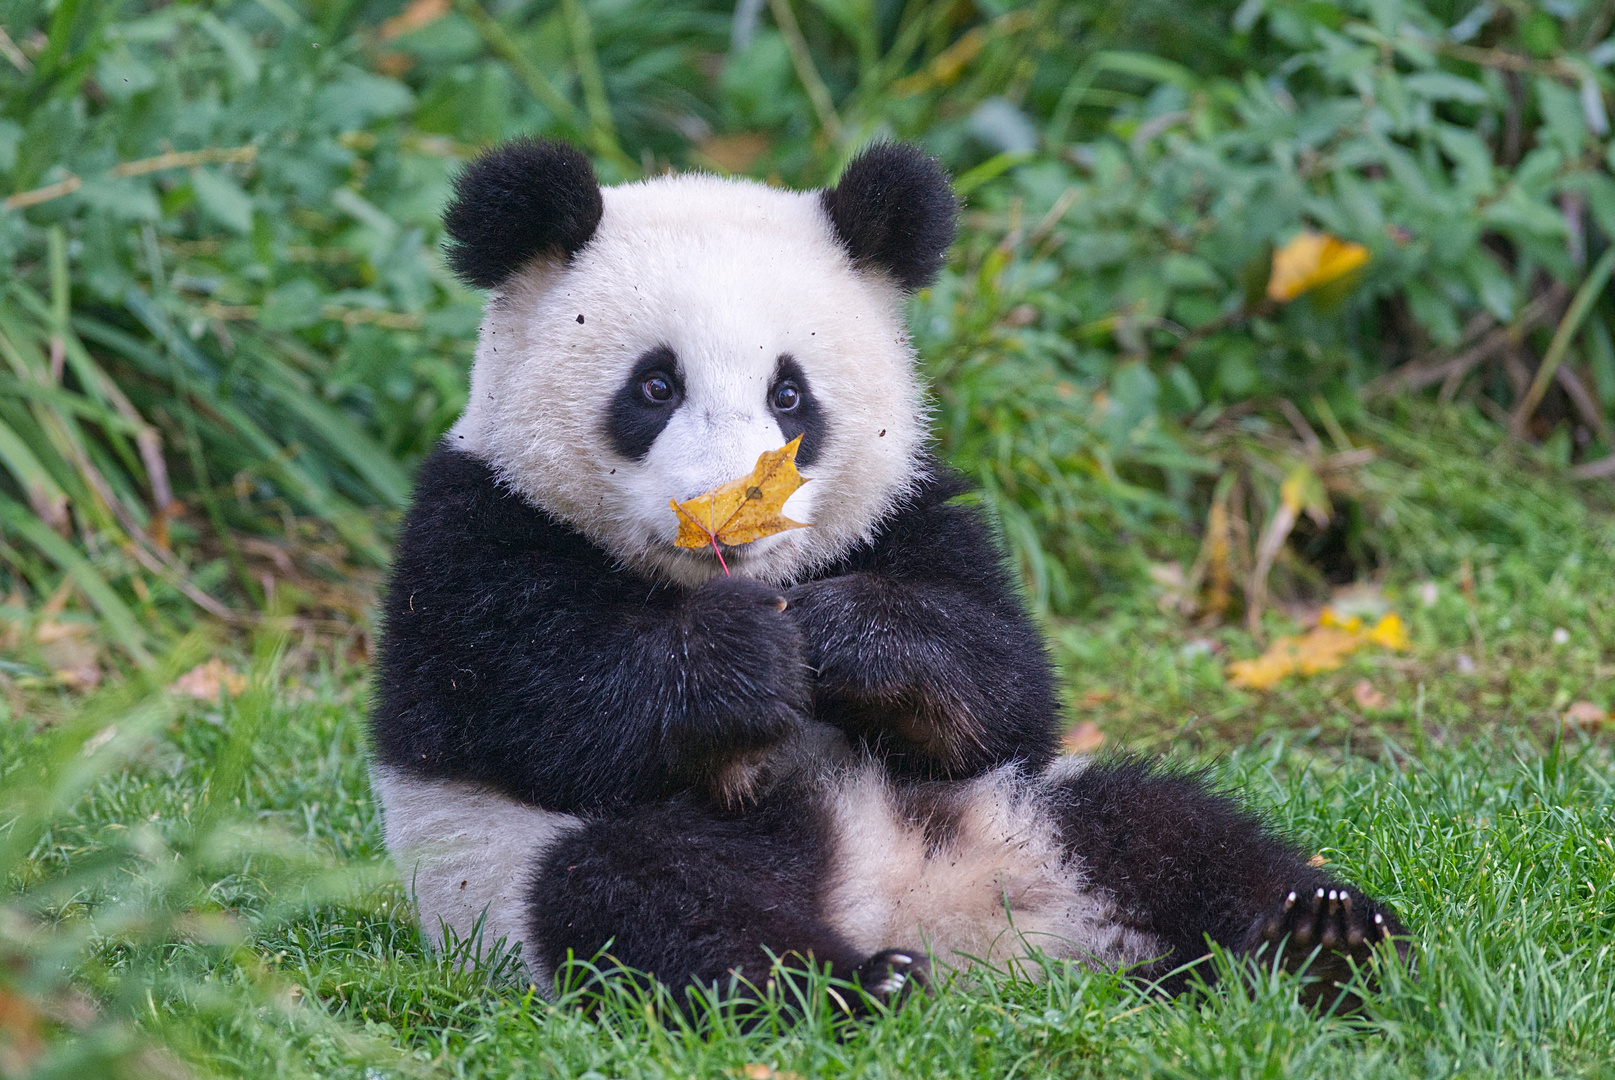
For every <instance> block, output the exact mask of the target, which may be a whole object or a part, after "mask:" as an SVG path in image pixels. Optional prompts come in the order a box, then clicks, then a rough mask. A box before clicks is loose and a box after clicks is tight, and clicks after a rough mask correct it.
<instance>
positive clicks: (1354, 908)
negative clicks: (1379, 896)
mask: <svg viewBox="0 0 1615 1080" xmlns="http://www.w3.org/2000/svg"><path fill="white" fill-rule="evenodd" d="M1387 941H1388V942H1391V943H1392V944H1393V945H1394V947H1395V949H1396V953H1397V955H1398V956H1399V957H1401V958H1402V959H1403V960H1404V961H1405V960H1406V959H1407V958H1408V956H1409V954H1410V951H1411V944H1410V942H1409V940H1408V937H1407V929H1406V927H1404V926H1403V925H1402V923H1401V920H1399V919H1398V918H1397V917H1396V913H1395V912H1393V911H1391V909H1390V908H1389V907H1387V906H1386V905H1384V904H1381V903H1379V902H1378V901H1375V900H1372V899H1370V898H1369V897H1367V896H1365V895H1363V894H1362V893H1361V892H1358V891H1357V890H1356V889H1351V888H1347V887H1345V886H1341V885H1332V886H1331V885H1324V886H1314V887H1312V888H1306V889H1295V890H1292V891H1291V892H1290V893H1289V894H1288V895H1287V896H1285V898H1284V899H1283V901H1282V902H1281V903H1279V904H1278V905H1276V906H1275V908H1274V909H1273V910H1272V911H1270V912H1269V913H1268V914H1266V915H1264V916H1262V917H1260V918H1258V919H1257V920H1256V923H1255V925H1254V926H1252V927H1251V931H1250V934H1249V936H1248V937H1247V939H1246V942H1245V945H1246V948H1245V951H1246V952H1251V953H1255V952H1258V951H1261V950H1262V949H1263V947H1264V946H1265V947H1266V948H1267V951H1269V952H1271V950H1272V949H1274V948H1282V949H1283V950H1284V966H1285V967H1286V968H1288V969H1289V970H1291V971H1295V970H1298V969H1300V968H1302V967H1305V968H1306V971H1307V974H1308V975H1310V976H1312V977H1313V978H1314V980H1315V982H1314V984H1313V988H1312V989H1311V990H1309V992H1308V993H1307V994H1306V995H1305V996H1306V997H1307V998H1308V1000H1309V1001H1312V1000H1320V999H1322V998H1324V997H1327V996H1328V988H1329V987H1331V986H1333V985H1335V984H1337V983H1339V982H1342V981H1344V980H1346V979H1347V978H1349V977H1350V974H1351V969H1352V967H1353V966H1354V965H1361V964H1366V962H1367V961H1368V959H1369V957H1370V956H1372V955H1373V953H1374V949H1375V948H1376V947H1377V946H1379V945H1381V944H1382V943H1384V942H1387Z"/></svg>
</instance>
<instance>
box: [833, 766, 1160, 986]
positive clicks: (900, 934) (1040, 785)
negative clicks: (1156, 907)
mask: <svg viewBox="0 0 1615 1080" xmlns="http://www.w3.org/2000/svg"><path fill="white" fill-rule="evenodd" d="M1080 767H1081V764H1080V762H1075V761H1073V760H1072V759H1064V760H1063V761H1062V762H1061V763H1058V764H1056V765H1055V766H1054V767H1053V768H1052V769H1051V770H1050V771H1049V772H1048V773H1046V774H1045V775H1044V776H1042V777H1038V778H1035V779H1028V778H1026V777H1024V776H1022V775H1019V774H1017V773H1016V772H1015V771H1014V770H1013V769H1010V768H1003V769H998V770H995V771H993V772H990V773H987V774H985V775H983V776H979V777H976V778H975V779H972V780H969V781H964V782H960V783H958V784H950V785H912V786H909V785H903V784H899V783H893V782H892V781H890V780H889V779H887V778H886V776H885V775H884V774H883V771H882V770H880V769H878V768H876V767H873V766H865V767H862V768H859V769H856V770H854V771H852V772H850V773H845V774H843V775H842V777H841V778H839V779H838V781H837V782H836V783H835V785H834V786H833V788H832V790H830V792H829V793H828V800H829V803H828V810H829V814H830V819H831V821H832V836H833V841H832V842H833V845H834V847H833V854H832V861H831V865H832V867H833V870H834V872H833V875H832V880H831V882H830V883H829V888H828V890H827V892H826V894H825V897H824V908H823V910H824V914H825V917H826V920H827V921H828V922H829V923H830V924H831V926H832V927H834V928H835V929H836V930H837V931H838V932H839V933H841V934H842V935H843V936H844V937H845V938H846V939H847V941H848V942H849V943H850V944H851V945H853V946H854V947H855V948H857V949H859V950H861V951H863V952H867V953H874V952H876V951H878V950H880V949H886V948H894V947H895V948H917V949H924V950H926V951H928V952H929V953H930V954H931V955H932V957H933V958H934V959H935V960H936V961H937V962H938V963H940V964H942V965H944V966H946V967H952V968H958V969H963V968H969V967H971V966H974V965H978V964H985V965H989V966H991V967H994V968H999V969H1002V968H1004V967H1005V966H1006V965H1009V966H1014V964H1015V962H1016V961H1017V960H1020V959H1022V958H1025V957H1027V956H1028V955H1030V954H1031V953H1033V952H1034V951H1035V952H1037V953H1041V954H1042V955H1044V956H1047V957H1049V958H1051V959H1067V960H1073V961H1076V962H1078V963H1080V964H1083V965H1084V966H1088V967H1095V968H1117V967H1121V966H1126V965H1133V964H1140V963H1143V962H1146V961H1149V960H1151V959H1154V958H1156V957H1159V956H1161V955H1162V954H1163V953H1165V952H1166V951H1167V949H1166V946H1165V945H1164V944H1163V943H1162V942H1161V941H1160V940H1159V939H1157V938H1156V937H1155V936H1154V935H1151V934H1147V933H1141V932H1139V931H1138V930H1135V929H1132V928H1131V927H1128V926H1126V925H1124V924H1123V923H1122V922H1121V921H1119V920H1118V917H1117V916H1118V912H1117V909H1116V905H1115V903H1114V902H1113V901H1112V900H1111V899H1110V897H1109V896H1108V895H1106V894H1105V893H1103V892H1102V891H1099V890H1095V889H1091V888H1089V887H1088V884H1087V881H1086V877H1085V874H1084V871H1083V863H1082V859H1081V857H1080V853H1074V852H1070V851H1068V850H1066V848H1065V845H1064V844H1062V842H1061V840H1060V836H1059V828H1058V824H1057V821H1056V819H1055V815H1054V813H1053V812H1052V810H1051V807H1050V800H1049V793H1050V790H1051V785H1057V784H1059V783H1060V781H1061V773H1062V770H1070V769H1074V768H1080ZM1022 973H1023V974H1028V975H1034V976H1035V975H1036V974H1038V971H1037V969H1036V966H1035V965H1030V966H1027V967H1025V968H1024V969H1023V972H1022Z"/></svg>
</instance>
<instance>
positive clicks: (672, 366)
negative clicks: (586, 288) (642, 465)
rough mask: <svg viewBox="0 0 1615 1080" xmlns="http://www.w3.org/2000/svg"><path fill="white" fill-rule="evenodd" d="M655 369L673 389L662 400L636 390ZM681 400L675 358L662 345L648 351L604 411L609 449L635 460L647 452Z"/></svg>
mask: <svg viewBox="0 0 1615 1080" xmlns="http://www.w3.org/2000/svg"><path fill="white" fill-rule="evenodd" d="M582 317H583V316H581V315H580V316H578V318H580V319H581V318H582ZM656 372H660V373H662V374H663V375H665V376H666V377H667V380H668V383H669V384H670V385H671V386H672V388H673V396H672V397H671V398H670V399H669V400H667V401H665V402H659V401H651V400H650V399H648V398H646V397H645V395H644V393H643V391H642V390H641V389H640V385H641V384H642V383H643V382H644V381H645V378H646V377H647V376H649V375H651V374H653V373H656ZM683 403H684V374H683V369H682V368H680V366H679V358H678V357H677V356H676V355H674V353H673V350H672V349H670V348H668V347H667V346H666V345H661V346H658V347H657V348H654V349H652V350H650V351H649V352H647V353H646V354H645V355H644V356H641V357H640V358H639V362H638V363H637V364H635V365H634V370H633V372H632V373H631V374H630V375H629V376H628V378H627V379H626V380H624V382H623V384H622V386H621V387H619V388H618V390H617V392H616V393H615V394H614V395H612V398H611V407H610V409H609V411H608V412H607V414H606V438H608V439H609V440H610V441H611V447H612V449H613V450H615V451H617V453H619V454H621V455H622V456H623V457H625V458H627V459H628V460H629V461H639V460H640V459H641V458H643V457H644V456H645V455H646V454H648V453H650V448H651V444H652V443H654V442H655V441H656V437H657V436H658V435H660V434H661V433H662V429H663V428H665V427H667V422H668V421H669V420H671V419H673V413H675V412H676V411H678V407H679V406H680V405H682V404H683Z"/></svg>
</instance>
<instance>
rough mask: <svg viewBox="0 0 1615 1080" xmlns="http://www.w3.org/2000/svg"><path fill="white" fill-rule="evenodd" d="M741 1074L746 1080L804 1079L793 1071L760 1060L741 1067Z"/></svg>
mask: <svg viewBox="0 0 1615 1080" xmlns="http://www.w3.org/2000/svg"><path fill="white" fill-rule="evenodd" d="M740 1075H741V1076H743V1077H745V1080H802V1078H801V1077H799V1076H797V1075H796V1074H795V1073H793V1072H783V1071H781V1070H779V1069H776V1068H774V1066H772V1065H764V1064H763V1063H762V1062H760V1061H753V1062H751V1063H750V1064H748V1065H742V1066H741V1067H740Z"/></svg>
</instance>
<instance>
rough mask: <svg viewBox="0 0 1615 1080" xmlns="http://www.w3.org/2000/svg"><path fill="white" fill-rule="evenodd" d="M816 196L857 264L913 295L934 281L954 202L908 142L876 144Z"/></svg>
mask: <svg viewBox="0 0 1615 1080" xmlns="http://www.w3.org/2000/svg"><path fill="white" fill-rule="evenodd" d="M819 197H820V199H821V200H822V201H823V203H824V211H825V213H827V214H829V215H830V223H831V224H832V225H834V226H835V230H836V236H837V237H839V238H840V240H841V243H842V246H843V247H845V248H846V249H847V251H848V253H850V254H851V255H852V257H853V260H854V261H855V262H858V263H862V264H866V265H871V266H876V267H879V268H880V269H882V270H884V271H886V272H887V273H888V274H890V275H892V277H893V278H895V279H897V283H898V284H899V285H901V286H902V287H903V288H905V289H907V290H909V291H910V292H913V291H914V290H915V289H923V288H925V286H927V285H929V284H931V282H933V281H935V280H936V275H937V271H939V270H941V269H942V258H943V256H944V255H946V254H947V252H948V246H949V245H950V244H952V243H953V230H954V225H955V219H956V218H957V217H958V215H959V201H958V200H957V199H955V198H954V197H953V186H952V185H951V184H949V183H948V175H947V173H945V172H943V171H942V166H940V165H938V164H937V162H936V159H935V158H933V157H931V156H930V155H929V154H926V153H925V152H924V151H922V150H920V149H919V148H917V147H914V146H909V145H908V144H906V143H876V144H875V145H873V146H871V147H869V148H868V149H867V150H865V151H864V152H863V153H861V154H859V155H858V156H857V157H856V158H854V159H853V160H852V163H851V164H849V165H848V166H847V168H846V171H845V172H843V173H842V174H841V179H840V180H839V181H838V182H837V183H836V186H835V187H833V188H825V189H824V191H823V192H822V193H821V194H820V196H819Z"/></svg>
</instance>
